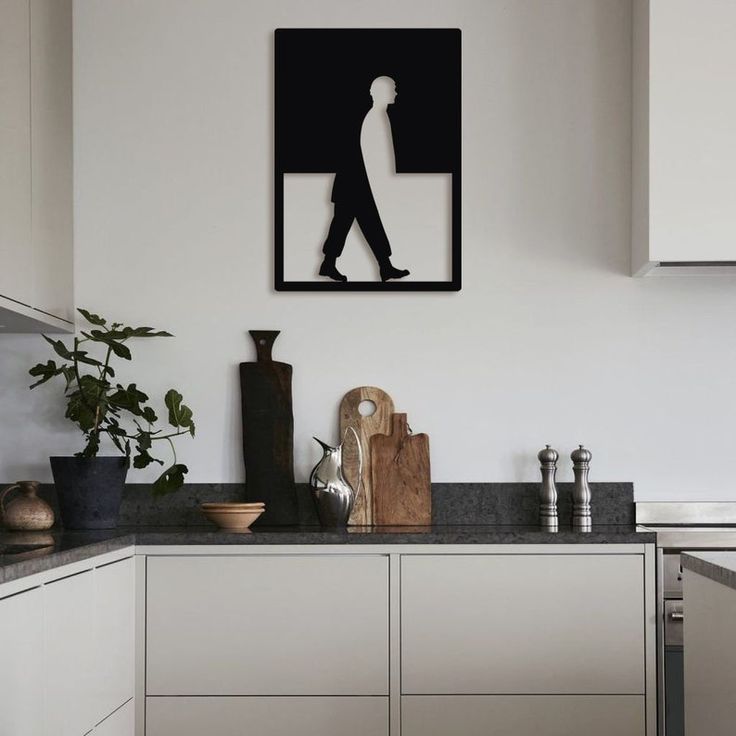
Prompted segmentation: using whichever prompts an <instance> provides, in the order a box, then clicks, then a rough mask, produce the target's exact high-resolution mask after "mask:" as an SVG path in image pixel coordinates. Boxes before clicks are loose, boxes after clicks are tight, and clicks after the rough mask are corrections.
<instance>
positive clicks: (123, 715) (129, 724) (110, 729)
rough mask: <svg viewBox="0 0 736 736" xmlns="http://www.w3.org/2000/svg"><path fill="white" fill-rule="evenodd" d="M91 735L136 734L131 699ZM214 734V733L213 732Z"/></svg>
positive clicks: (125, 735)
mask: <svg viewBox="0 0 736 736" xmlns="http://www.w3.org/2000/svg"><path fill="white" fill-rule="evenodd" d="M91 736H135V707H134V705H133V701H132V700H129V701H128V702H127V703H126V704H125V705H124V706H122V708H118V709H117V710H116V711H115V712H114V713H112V714H111V715H109V716H108V717H107V718H105V720H104V721H102V723H100V724H99V725H98V726H97V727H96V728H95V730H94V731H92V734H91ZM213 736H214V734H213Z"/></svg>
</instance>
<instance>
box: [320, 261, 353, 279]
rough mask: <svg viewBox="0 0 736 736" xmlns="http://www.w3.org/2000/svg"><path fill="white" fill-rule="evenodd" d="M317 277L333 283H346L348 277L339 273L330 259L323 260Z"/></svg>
mask: <svg viewBox="0 0 736 736" xmlns="http://www.w3.org/2000/svg"><path fill="white" fill-rule="evenodd" d="M319 275H320V276H327V277H328V278H331V279H332V280H333V281H347V280H348V277H347V276H345V275H344V274H342V273H340V272H339V271H338V270H337V266H335V261H334V260H332V259H330V258H325V259H324V261H322V265H321V266H320V267H319Z"/></svg>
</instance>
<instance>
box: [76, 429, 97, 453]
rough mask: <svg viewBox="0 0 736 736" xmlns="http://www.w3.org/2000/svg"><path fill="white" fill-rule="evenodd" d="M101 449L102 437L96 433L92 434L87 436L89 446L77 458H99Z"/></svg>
mask: <svg viewBox="0 0 736 736" xmlns="http://www.w3.org/2000/svg"><path fill="white" fill-rule="evenodd" d="M99 449H100V436H99V435H98V434H97V433H96V432H92V433H90V434H88V435H87V446H86V447H85V448H84V450H82V451H81V452H78V453H77V457H97V452H98V451H99Z"/></svg>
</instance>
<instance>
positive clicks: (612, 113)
mask: <svg viewBox="0 0 736 736" xmlns="http://www.w3.org/2000/svg"><path fill="white" fill-rule="evenodd" d="M280 26H281V27H290V26H291V27H297V26H311V27H326V26H337V27H340V26H367V27H371V26H387V27H400V26H420V27H421V26H449V27H460V28H462V30H463V47H464V49H463V57H464V58H463V63H464V72H463V95H464V100H463V107H464V120H463V142H464V151H463V167H464V170H463V185H464V186H463V266H464V283H463V290H462V292H460V293H458V294H433V293H426V294H408V293H407V294H387V295H381V294H362V293H354V294H340V295H332V294H277V293H274V292H273V291H272V288H271V283H272V278H273V273H272V194H271V193H272V183H273V177H272V135H271V131H272V129H273V116H272V109H271V99H272V73H273V70H272V63H271V59H272V52H273V34H272V31H273V29H274V28H276V27H280ZM75 33H76V38H75V43H76V49H75V63H76V70H75V85H76V86H75V114H76V196H75V203H76V248H77V265H76V283H77V302H78V304H79V305H81V306H85V307H87V308H90V309H92V310H93V311H99V312H101V313H104V314H109V315H111V316H113V317H115V318H119V319H121V320H126V321H130V322H141V323H144V324H152V325H153V326H155V327H161V328H168V329H170V330H171V331H173V332H175V333H176V335H177V337H176V339H175V340H169V341H164V340H161V341H158V342H151V343H147V344H140V345H139V346H134V347H135V348H136V355H137V364H136V365H137V371H136V372H135V374H134V373H133V372H132V371H129V370H128V371H121V374H122V377H123V378H124V379H125V378H129V379H130V380H137V381H138V383H139V385H140V386H141V387H142V388H144V389H145V390H148V391H149V392H151V393H156V394H159V393H163V392H164V391H165V389H166V388H168V387H169V386H172V385H173V386H177V387H179V388H180V389H181V390H182V391H183V393H184V394H185V396H186V398H187V400H188V402H189V403H190V404H191V406H192V407H193V408H194V410H195V413H196V419H197V423H198V434H197V438H196V440H194V441H189V440H185V441H183V442H181V443H180V457H181V459H183V460H184V461H186V462H187V463H189V465H190V467H191V473H190V476H189V480H191V481H198V482H208V481H211V482H215V481H238V480H241V479H242V476H243V471H242V465H241V455H240V426H239V417H238V412H239V406H238V404H239V391H238V384H237V376H236V365H237V363H238V362H239V361H241V360H250V359H253V357H254V351H253V350H252V348H251V345H250V339H249V338H248V336H247V335H246V330H247V329H249V328H279V329H281V330H282V331H283V334H282V336H281V337H280V338H279V340H278V342H277V346H276V351H275V353H276V355H277V357H278V358H281V359H283V360H285V361H288V362H291V363H292V364H294V367H295V376H294V411H295V445H296V464H297V475H298V477H299V478H301V479H304V478H305V477H306V475H307V472H308V469H309V467H310V466H311V464H312V463H313V462H314V460H315V459H316V448H315V447H314V444H315V443H314V442H313V441H312V440H311V436H312V434H316V435H317V436H320V437H322V438H324V439H335V438H336V425H337V417H336V411H337V403H338V401H339V399H340V397H341V396H342V394H343V393H344V392H345V391H347V390H348V389H350V388H352V387H353V386H357V385H360V384H364V383H370V384H375V385H378V386H381V387H383V388H385V389H387V390H388V391H389V392H390V393H391V394H392V395H393V397H394V399H395V401H396V405H397V407H398V408H400V409H401V410H404V411H407V412H409V417H410V421H411V424H412V426H413V427H414V429H415V430H416V431H426V432H428V433H429V434H430V437H431V446H432V462H433V478H434V480H436V481H502V480H507V481H520V480H535V479H537V478H538V470H537V463H536V452H537V450H538V449H539V448H540V447H542V446H543V445H544V443H551V444H552V445H554V446H555V447H556V448H558V449H559V450H560V452H561V453H564V456H563V457H564V458H565V459H564V460H563V461H562V463H561V466H562V467H561V471H560V475H559V477H560V478H561V479H563V480H565V479H569V478H570V477H571V472H570V470H569V461H568V460H567V459H566V458H567V455H568V454H569V452H570V450H571V449H572V448H573V447H574V446H575V445H576V444H577V443H580V442H582V443H585V444H586V445H588V446H589V447H590V448H591V449H592V451H593V464H592V473H591V478H592V480H633V481H634V482H635V483H636V489H637V497H638V498H639V499H670V498H671V499H674V498H689V499H705V498H709V499H719V498H728V497H729V496H730V494H731V487H732V486H733V481H732V477H733V467H732V456H733V447H734V437H733V435H734V431H733V421H732V417H733V416H734V413H735V412H734V409H735V408H736V394H735V392H734V390H733V386H734V382H735V381H736V320H734V319H733V314H734V308H736V288H735V287H736V275H719V276H703V275H687V276H686V275H681V276H669V277H662V278H660V277H653V278H649V279H645V280H635V279H632V278H630V277H629V276H628V273H629V222H630V204H629V202H630V127H631V124H630V113H631V81H630V78H631V63H630V54H631V7H630V3H629V2H628V1H627V0H505V1H504V0H455V1H452V2H451V1H450V0H403V1H402V2H396V0H372V1H371V2H358V1H357V0H314V1H313V2H304V1H300V0H260V1H259V2H246V1H245V0H114V1H111V2H102V0H77V2H76V17H75ZM316 91H318V90H316ZM326 93H327V92H326ZM317 104H318V103H317ZM0 346H1V349H0V378H1V380H0V411H1V413H2V428H3V431H2V434H1V435H0V478H2V479H4V480H10V479H15V478H18V477H21V476H26V477H37V478H40V479H42V480H45V479H48V478H49V472H48V469H47V460H46V458H47V456H48V455H49V454H59V453H67V452H70V451H73V450H75V449H77V446H78V440H77V436H76V435H75V434H74V433H73V432H72V431H71V428H70V427H68V426H67V425H66V423H65V421H64V420H63V419H61V418H59V416H58V409H59V403H58V402H57V401H56V399H55V398H54V399H53V400H52V397H55V396H56V392H55V391H54V390H53V389H50V388H46V387H45V388H44V389H38V390H36V391H34V392H33V393H32V394H29V393H28V390H27V388H26V386H27V383H28V378H27V376H26V374H25V371H26V370H27V368H28V366H30V365H31V364H32V363H33V362H35V361H36V360H38V359H44V360H45V359H46V357H47V350H46V349H45V346H44V345H43V344H42V342H41V339H40V338H39V337H33V336H29V337H18V336H2V337H0ZM147 477H149V476H146V475H145V474H144V473H136V474H131V476H130V480H132V481H135V480H138V481H143V480H145V479H146V478H147Z"/></svg>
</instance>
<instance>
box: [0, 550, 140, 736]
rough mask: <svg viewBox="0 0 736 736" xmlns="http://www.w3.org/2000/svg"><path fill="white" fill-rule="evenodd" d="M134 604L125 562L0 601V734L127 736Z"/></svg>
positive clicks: (130, 727)
mask: <svg viewBox="0 0 736 736" xmlns="http://www.w3.org/2000/svg"><path fill="white" fill-rule="evenodd" d="M0 596H2V590H1V589H0ZM134 606H135V578H134V566H133V559H132V558H128V559H125V560H121V561H118V562H114V563H111V564H109V565H105V566H103V567H99V568H97V569H88V570H85V571H83V572H79V573H76V574H72V575H68V576H67V577H63V578H59V579H57V580H53V579H51V580H47V581H45V582H43V583H40V584H39V586H38V587H37V588H34V589H32V590H29V591H27V592H22V593H18V594H15V595H10V596H8V597H6V598H2V597H0V662H1V663H2V666H0V706H1V707H0V736H84V735H85V734H88V733H90V732H91V733H94V734H95V736H99V735H100V734H101V735H102V736H134V734H135V727H134V723H133V715H132V711H133V707H132V702H133V701H132V698H133V695H134V685H135V671H134V664H133V661H134V656H135V616H134ZM126 702H128V703H129V707H128V706H125V707H126V708H127V710H124V709H123V708H120V706H122V705H123V704H124V703H126ZM113 712H115V716H114V718H112V719H111V720H110V721H109V722H108V721H107V720H106V719H107V717H108V716H110V714H111V713H113Z"/></svg>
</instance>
